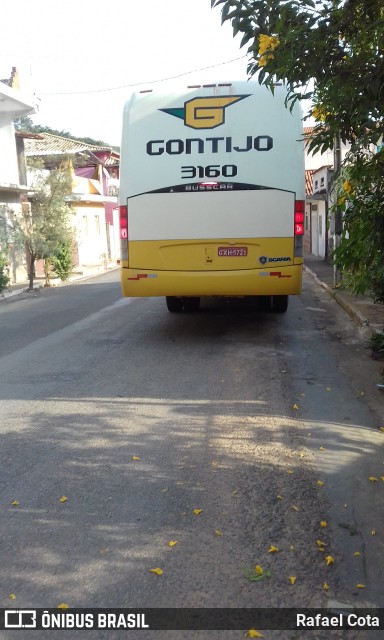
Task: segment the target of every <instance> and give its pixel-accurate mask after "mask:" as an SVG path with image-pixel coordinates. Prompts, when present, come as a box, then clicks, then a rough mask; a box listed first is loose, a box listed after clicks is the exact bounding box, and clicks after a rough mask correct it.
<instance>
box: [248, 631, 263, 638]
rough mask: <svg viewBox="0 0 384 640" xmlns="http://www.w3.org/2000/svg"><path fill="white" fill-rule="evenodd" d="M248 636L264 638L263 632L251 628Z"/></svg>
mask: <svg viewBox="0 0 384 640" xmlns="http://www.w3.org/2000/svg"><path fill="white" fill-rule="evenodd" d="M246 637H247V638H264V636H263V634H262V633H259V631H256V629H250V630H249V631H248V633H247V634H246Z"/></svg>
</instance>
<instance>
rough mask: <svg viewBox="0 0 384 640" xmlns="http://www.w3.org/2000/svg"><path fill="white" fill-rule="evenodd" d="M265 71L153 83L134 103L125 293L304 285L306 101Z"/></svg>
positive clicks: (185, 293)
mask: <svg viewBox="0 0 384 640" xmlns="http://www.w3.org/2000/svg"><path fill="white" fill-rule="evenodd" d="M284 100H285V92H284V89H283V87H276V88H275V94H274V95H272V93H271V92H270V91H268V90H267V89H266V88H265V87H262V86H259V85H258V84H257V83H256V82H235V83H218V84H215V85H203V86H193V87H188V88H186V89H185V91H184V90H183V91H176V92H169V93H166V92H162V93H157V91H146V92H142V93H138V94H134V95H133V96H132V97H131V99H130V101H129V102H128V103H127V104H126V106H125V110H124V118H123V136H122V146H121V166H120V201H119V204H120V237H121V283H122V291H123V295H124V296H130V297H136V296H140V297H142V296H165V297H166V300H167V306H168V309H169V310H170V311H181V310H183V309H185V310H194V309H196V308H197V307H198V304H199V300H200V298H201V297H202V296H268V297H269V299H270V302H271V308H272V310H274V311H278V312H283V311H286V309H287V305H288V296H289V295H297V294H299V293H300V292H301V276H302V263H303V234H304V197H305V196H304V151H303V141H302V122H301V112H300V109H299V107H297V108H295V109H294V110H293V112H292V113H291V112H290V111H289V109H287V108H286V107H285V105H284Z"/></svg>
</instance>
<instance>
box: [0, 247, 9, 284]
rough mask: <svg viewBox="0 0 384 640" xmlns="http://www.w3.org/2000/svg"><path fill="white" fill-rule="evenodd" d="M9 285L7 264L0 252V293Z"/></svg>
mask: <svg viewBox="0 0 384 640" xmlns="http://www.w3.org/2000/svg"><path fill="white" fill-rule="evenodd" d="M8 285H9V276H8V264H7V259H6V257H5V256H4V254H3V253H1V252H0V293H3V291H4V289H6V288H7V287H8Z"/></svg>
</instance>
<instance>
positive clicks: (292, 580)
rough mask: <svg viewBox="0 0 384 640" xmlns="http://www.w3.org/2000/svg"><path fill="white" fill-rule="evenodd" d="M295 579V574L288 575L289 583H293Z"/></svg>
mask: <svg viewBox="0 0 384 640" xmlns="http://www.w3.org/2000/svg"><path fill="white" fill-rule="evenodd" d="M296 579H297V578H296V576H289V582H290V583H291V584H295V582H296Z"/></svg>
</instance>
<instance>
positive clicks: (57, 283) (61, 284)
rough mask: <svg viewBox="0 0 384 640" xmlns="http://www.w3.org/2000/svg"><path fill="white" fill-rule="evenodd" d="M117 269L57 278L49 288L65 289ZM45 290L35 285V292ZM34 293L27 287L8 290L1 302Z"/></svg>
mask: <svg viewBox="0 0 384 640" xmlns="http://www.w3.org/2000/svg"><path fill="white" fill-rule="evenodd" d="M116 269H119V265H116V266H114V267H108V268H107V269H103V270H102V271H97V272H94V273H89V274H81V275H78V276H73V277H70V278H69V279H68V280H65V281H62V280H59V279H58V278H55V279H54V280H52V281H51V287H48V288H52V289H53V288H56V287H65V286H68V285H69V284H72V283H73V282H79V280H87V279H88V280H89V279H91V278H96V276H100V275H102V274H103V273H108V272H109V271H116ZM43 288H44V284H41V283H37V284H35V283H34V285H33V291H38V290H39V289H43ZM33 291H29V287H28V286H27V285H26V286H25V287H22V288H20V289H16V290H15V291H9V292H7V291H6V290H5V291H3V292H2V293H1V294H0V302H1V301H2V300H5V299H6V298H12V297H13V296H18V295H20V294H22V293H26V292H29V293H33Z"/></svg>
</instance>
